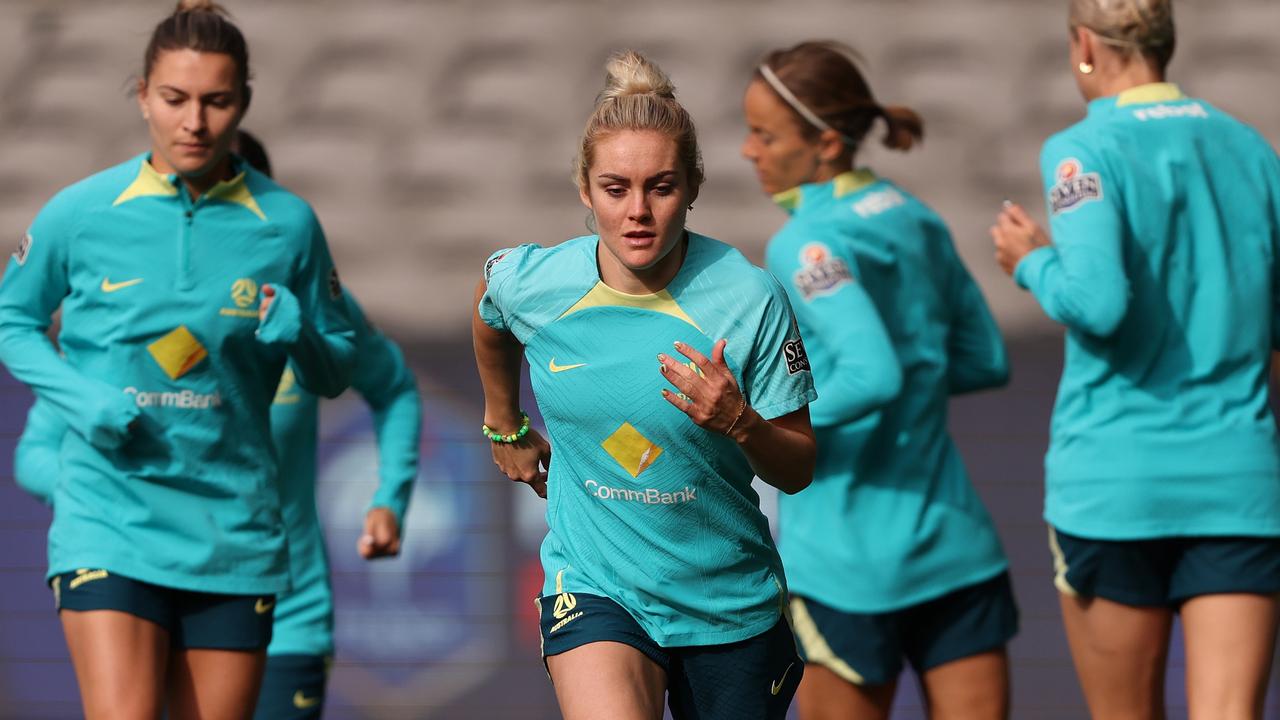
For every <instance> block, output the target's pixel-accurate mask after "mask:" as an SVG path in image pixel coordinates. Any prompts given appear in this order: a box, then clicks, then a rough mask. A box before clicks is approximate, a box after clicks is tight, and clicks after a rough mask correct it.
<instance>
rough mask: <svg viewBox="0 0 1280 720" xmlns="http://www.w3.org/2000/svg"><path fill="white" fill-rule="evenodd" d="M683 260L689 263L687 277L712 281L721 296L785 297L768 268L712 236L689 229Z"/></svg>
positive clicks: (744, 300)
mask: <svg viewBox="0 0 1280 720" xmlns="http://www.w3.org/2000/svg"><path fill="white" fill-rule="evenodd" d="M685 262H687V263H692V264H693V267H692V268H690V270H691V271H692V272H689V273H687V275H688V276H689V277H690V278H693V279H695V280H696V281H698V282H703V283H711V284H713V285H714V286H715V287H716V288H717V290H718V291H719V292H718V293H717V294H718V295H719V296H721V297H726V298H733V299H734V302H735V303H751V302H757V301H766V300H768V299H770V298H773V297H784V298H785V296H786V293H785V292H784V291H783V290H782V287H781V286H780V285H779V284H778V281H777V279H775V278H774V276H773V274H772V273H770V272H769V271H768V270H765V269H764V268H762V267H760V266H758V265H756V264H755V263H753V262H751V260H749V259H748V258H747V256H746V255H743V254H742V251H740V250H738V249H737V248H735V247H733V246H732V245H730V244H728V243H725V242H722V241H720V240H716V239H715V238H712V237H708V236H706V235H701V234H699V233H695V232H692V231H690V232H689V252H688V257H687V258H686V259H685Z"/></svg>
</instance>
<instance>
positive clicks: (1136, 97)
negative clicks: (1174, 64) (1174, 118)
mask: <svg viewBox="0 0 1280 720" xmlns="http://www.w3.org/2000/svg"><path fill="white" fill-rule="evenodd" d="M1186 97H1187V96H1186V95H1183V94H1182V90H1181V89H1179V88H1178V86H1177V85H1174V84H1173V83H1167V82H1161V83H1147V84H1146V85H1139V86H1138V87H1135V88H1129V89H1128V90H1125V91H1124V92H1122V93H1120V94H1119V95H1117V96H1116V107H1124V106H1125V105H1145V104H1147V103H1158V102H1171V101H1173V100H1185V99H1186Z"/></svg>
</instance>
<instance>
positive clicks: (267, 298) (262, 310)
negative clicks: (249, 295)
mask: <svg viewBox="0 0 1280 720" xmlns="http://www.w3.org/2000/svg"><path fill="white" fill-rule="evenodd" d="M275 299H276V289H275V288H273V287H271V286H270V285H263V286H262V301H261V302H260V303H258V322H262V321H263V320H265V319H266V317H267V311H268V310H270V309H271V303H272V302H274V301H275Z"/></svg>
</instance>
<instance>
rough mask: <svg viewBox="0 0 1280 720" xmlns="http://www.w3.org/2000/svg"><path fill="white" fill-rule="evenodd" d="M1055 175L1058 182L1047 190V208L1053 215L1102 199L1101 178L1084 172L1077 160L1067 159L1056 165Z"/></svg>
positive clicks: (1095, 174) (1096, 174) (1094, 173)
mask: <svg viewBox="0 0 1280 720" xmlns="http://www.w3.org/2000/svg"><path fill="white" fill-rule="evenodd" d="M1055 175H1056V176H1057V180H1058V181H1057V182H1056V183H1054V185H1053V187H1051V188H1049V208H1050V210H1051V211H1052V212H1053V214H1054V215H1057V214H1059V213H1064V212H1070V211H1072V210H1075V209H1076V208H1078V207H1080V206H1081V205H1083V204H1085V203H1087V202H1092V201H1094V200H1101V199H1102V177H1101V176H1099V175H1098V173H1096V172H1093V173H1087V172H1084V167H1083V166H1082V165H1081V164H1080V161H1079V160H1077V159H1075V158H1067V159H1066V160H1063V161H1062V162H1060V163H1058V170H1057V172H1056V173H1055Z"/></svg>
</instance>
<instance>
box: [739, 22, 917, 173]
mask: <svg viewBox="0 0 1280 720" xmlns="http://www.w3.org/2000/svg"><path fill="white" fill-rule="evenodd" d="M857 59H858V55H857V53H855V52H854V51H853V50H852V49H851V48H849V47H848V46H847V45H844V44H842V43H838V42H831V41H827V42H820V41H808V42H802V43H800V44H799V45H796V46H795V47H792V48H788V49H786V50H775V51H773V52H771V53H769V54H767V55H765V57H764V60H763V62H762V63H761V65H760V68H758V69H757V70H756V77H757V78H759V79H761V80H764V81H765V82H767V83H768V84H769V85H770V86H771V87H773V89H774V91H775V92H777V93H778V95H779V96H781V97H782V98H783V100H785V101H786V102H787V104H788V105H789V106H790V107H791V109H792V110H793V111H795V117H796V122H798V123H800V126H801V128H802V131H803V132H804V133H805V134H806V135H808V136H811V137H812V136H816V135H817V134H819V133H820V132H821V131H822V130H823V129H825V128H824V127H823V126H824V125H825V126H826V127H829V128H831V129H832V130H835V131H836V132H837V133H839V134H840V135H841V137H843V138H844V141H845V144H846V145H848V146H849V149H850V152H851V153H852V152H855V151H856V150H857V149H858V148H859V147H860V146H861V145H862V141H863V140H864V139H865V138H866V136H867V133H868V132H870V131H871V126H872V125H873V124H874V123H875V121H876V120H877V119H883V120H884V122H885V124H886V125H887V126H888V132H886V133H885V136H884V140H883V141H882V142H883V143H884V145H885V147H887V148H890V149H892V150H902V151H905V150H909V149H911V148H912V147H913V146H914V145H915V144H916V143H918V142H920V141H921V140H923V139H924V121H923V120H922V119H921V118H920V115H918V114H917V113H916V112H915V111H914V110H911V109H909V108H906V107H902V106H899V105H889V106H882V105H880V103H878V102H876V99H875V96H874V95H873V94H872V93H871V86H870V85H868V84H867V80H866V78H865V77H863V75H862V71H861V70H859V69H858V64H857ZM766 69H767V70H768V71H769V72H768V73H766V72H765V70H766ZM770 75H771V76H772V77H770ZM779 83H780V84H781V85H782V87H781V88H779V86H778V84H779ZM788 95H790V96H791V97H787V96H788ZM797 103H799V104H800V106H801V107H797V105H796V104H797ZM809 115H811V116H814V118H816V119H817V120H818V121H819V122H816V123H815V122H814V121H813V120H812V119H810V118H809V117H808V116H809Z"/></svg>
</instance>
